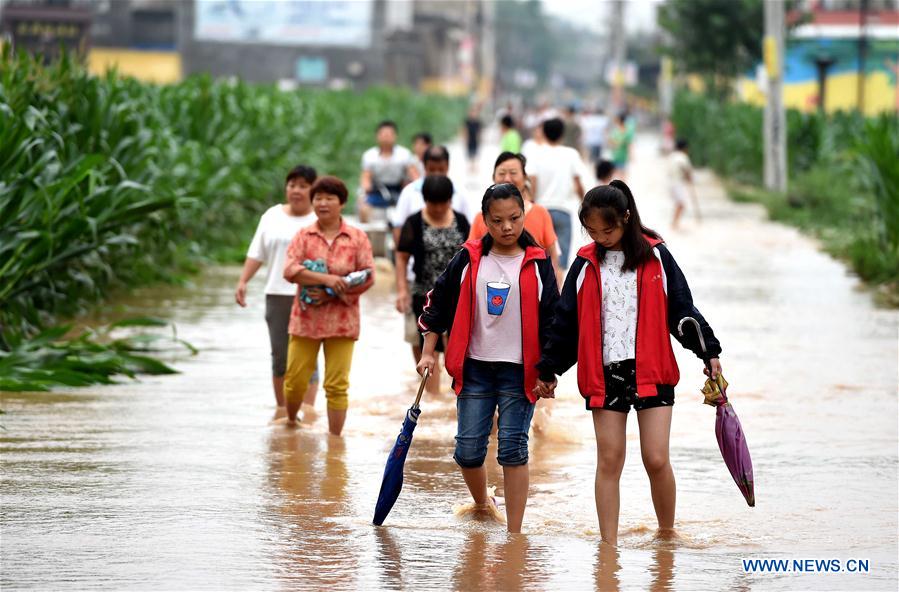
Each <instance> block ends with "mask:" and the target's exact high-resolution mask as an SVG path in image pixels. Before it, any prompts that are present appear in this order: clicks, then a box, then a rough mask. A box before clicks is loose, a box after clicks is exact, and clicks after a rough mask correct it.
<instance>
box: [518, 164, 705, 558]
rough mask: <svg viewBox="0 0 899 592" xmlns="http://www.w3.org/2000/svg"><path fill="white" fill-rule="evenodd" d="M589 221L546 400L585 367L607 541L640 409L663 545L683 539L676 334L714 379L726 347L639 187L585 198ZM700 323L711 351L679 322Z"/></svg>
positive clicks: (555, 330)
mask: <svg viewBox="0 0 899 592" xmlns="http://www.w3.org/2000/svg"><path fill="white" fill-rule="evenodd" d="M579 217H580V221H581V224H582V225H583V227H584V229H585V230H586V231H587V233H588V234H589V235H590V238H592V239H593V241H594V242H592V243H590V244H588V245H586V246H584V247H583V248H581V250H580V251H578V255H577V258H576V259H575V261H574V263H572V265H571V269H570V270H569V271H568V276H567V278H566V279H565V285H564V287H563V288H562V296H561V298H560V300H559V305H558V306H557V308H556V315H555V319H554V321H553V324H552V326H551V328H550V331H549V336H548V338H547V344H546V346H545V347H544V349H543V357H542V358H541V360H540V362H539V364H538V368H539V370H540V380H539V381H538V383H537V388H536V389H535V392H536V394H537V395H538V396H552V391H553V390H554V388H555V384H556V378H555V375H556V374H562V373H563V372H565V371H566V370H568V369H569V368H570V367H571V366H572V365H573V364H574V363H575V362H577V364H578V387H579V389H580V391H581V395H582V396H583V397H584V399H586V404H587V409H589V410H591V411H592V413H593V428H594V431H595V434H596V449H597V466H596V489H595V495H596V512H597V515H598V517H599V529H600V532H601V534H602V539H603V540H604V541H606V542H608V543H611V544H613V545H614V544H617V541H618V511H619V506H620V494H619V489H618V482H619V479H620V478H621V471H622V469H623V467H624V456H625V450H626V448H627V445H626V444H627V440H626V427H627V414H628V411H629V410H630V408H631V407H633V408H634V410H635V411H636V412H637V422H638V424H639V426H640V451H641V453H642V456H643V466H644V468H645V469H646V473H647V474H648V475H649V483H650V488H651V490H652V503H653V506H654V507H655V512H656V518H657V519H658V524H659V530H658V533H657V536H658V537H659V538H671V537H673V536H675V534H674V506H675V483H674V472H673V471H672V469H671V463H670V460H669V454H668V444H669V436H670V432H671V411H672V406H673V405H674V386H675V385H676V384H677V382H678V380H679V378H680V373H679V371H678V368H677V362H676V361H675V359H674V351H673V350H672V348H671V339H670V338H669V333H672V334H674V335H675V337H676V338H677V339H678V341H680V343H681V344H682V345H683V346H684V347H686V348H687V349H690V350H691V351H693V352H694V353H695V354H696V355H697V356H698V357H700V358H702V359H707V360H708V362H709V366H710V368H711V375H712V376H711V377H712V378H714V377H715V376H717V375H718V374H719V373H720V372H721V364H720V363H719V361H718V356H719V354H720V353H721V346H720V344H719V343H718V340H717V339H716V338H715V334H714V333H713V332H712V328H711V327H710V326H709V324H708V323H707V322H706V321H705V319H704V318H703V316H702V315H701V314H700V313H699V311H698V310H696V307H695V306H694V305H693V297H692V295H691V294H690V288H689V287H688V286H687V280H686V279H685V278H684V274H683V273H682V272H681V270H680V268H679V267H678V266H677V263H676V262H675V261H674V258H673V257H672V256H671V253H670V252H668V249H667V248H666V246H665V245H664V243H663V242H662V239H661V238H660V237H659V235H658V234H656V233H655V232H654V231H652V230H650V229H649V228H646V227H645V226H643V224H642V223H641V222H640V214H639V212H638V211H637V204H636V203H635V201H634V196H633V195H632V194H631V190H630V188H629V187H628V186H627V185H626V184H625V183H624V182H623V181H619V180H614V181H612V182H611V184H610V185H600V186H599V187H594V188H593V189H591V190H590V191H588V192H587V195H586V196H584V201H583V204H582V205H581V209H580V214H579ZM686 316H691V317H693V318H694V319H696V320H697V321H698V322H699V324H700V326H701V328H702V334H703V337H704V339H705V343H706V346H707V353H703V352H702V348H701V347H700V344H699V338H698V336H697V335H696V334H695V332H693V331H690V332H688V333H687V334H686V335H685V336H684V337H679V336H678V335H677V334H676V333H677V325H678V322H679V321H680V319H682V318H684V317H686Z"/></svg>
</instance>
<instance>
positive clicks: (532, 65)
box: [495, 0, 558, 85]
mask: <svg viewBox="0 0 899 592" xmlns="http://www.w3.org/2000/svg"><path fill="white" fill-rule="evenodd" d="M495 18H496V52H497V68H498V71H499V72H500V76H501V77H502V76H504V75H505V76H508V75H509V74H510V73H511V72H512V71H513V70H514V69H516V68H525V69H528V70H532V71H533V72H534V73H536V75H537V77H538V79H539V84H540V85H543V84H545V83H546V81H547V78H548V77H549V74H550V71H551V68H552V64H553V62H554V60H555V59H556V56H557V53H558V43H557V41H556V39H555V38H554V36H553V33H552V31H551V29H550V27H549V24H548V23H549V19H550V18H552V17H550V16H548V15H546V14H544V12H543V4H542V3H541V2H540V0H525V1H524V2H518V1H509V2H497V5H496V17H495Z"/></svg>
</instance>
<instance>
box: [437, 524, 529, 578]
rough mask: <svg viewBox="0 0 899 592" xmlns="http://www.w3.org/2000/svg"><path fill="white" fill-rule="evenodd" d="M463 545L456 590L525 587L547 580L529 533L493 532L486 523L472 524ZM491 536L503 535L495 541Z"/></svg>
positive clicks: (456, 571) (454, 575) (455, 572)
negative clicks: (485, 525) (533, 548)
mask: <svg viewBox="0 0 899 592" xmlns="http://www.w3.org/2000/svg"><path fill="white" fill-rule="evenodd" d="M471 526H472V528H471V529H470V530H469V531H468V533H467V535H466V537H465V543H464V544H463V545H462V546H461V547H460V552H459V559H458V565H459V568H458V569H456V570H455V571H454V573H453V589H454V590H522V589H528V588H533V587H534V586H537V587H540V584H539V582H542V581H545V580H544V578H545V574H542V573H541V565H542V563H543V562H542V561H540V559H539V558H537V557H535V556H533V555H534V553H533V552H532V546H531V543H530V541H529V539H528V536H527V535H524V534H510V533H499V532H491V531H490V530H488V529H487V528H485V527H484V525H482V524H474V525H471ZM491 537H501V539H500V540H499V541H491Z"/></svg>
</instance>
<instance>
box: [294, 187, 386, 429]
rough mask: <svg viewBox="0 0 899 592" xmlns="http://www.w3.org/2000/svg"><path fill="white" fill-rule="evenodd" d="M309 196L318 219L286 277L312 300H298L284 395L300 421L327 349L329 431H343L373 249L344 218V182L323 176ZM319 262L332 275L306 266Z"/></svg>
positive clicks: (298, 240) (301, 239)
mask: <svg viewBox="0 0 899 592" xmlns="http://www.w3.org/2000/svg"><path fill="white" fill-rule="evenodd" d="M310 194H311V196H312V208H313V209H314V210H315V215H316V218H317V219H318V220H317V221H316V222H315V223H314V224H312V225H311V226H309V227H307V228H304V229H303V230H301V231H300V232H298V233H297V235H296V236H295V237H294V239H293V241H292V242H291V243H290V247H288V249H287V261H286V263H285V266H284V279H286V280H287V281H289V282H292V283H294V284H298V285H299V286H300V287H303V288H305V289H306V292H307V295H308V296H309V300H311V304H310V303H306V302H304V301H301V300H300V298H299V293H298V294H297V296H296V297H295V298H294V301H293V308H292V309H291V312H290V325H289V327H288V332H289V333H290V343H289V345H288V349H287V373H286V374H285V376H284V398H285V399H286V402H287V421H288V423H289V424H290V425H295V424H296V417H297V412H298V411H299V408H300V403H301V401H302V398H303V392H304V391H305V385H306V384H307V383H308V382H309V377H310V376H312V373H313V372H314V371H315V364H316V359H317V358H318V351H319V348H322V347H323V348H324V350H325V379H324V390H325V397H326V399H327V401H328V429H329V430H330V432H331V433H332V434H335V435H340V432H341V430H343V424H344V422H345V421H346V410H347V407H348V406H349V403H348V397H347V392H348V390H349V386H350V383H349V376H350V366H351V364H352V360H353V346H354V344H355V342H356V340H357V339H359V296H360V295H361V294H362V293H363V292H365V291H366V290H368V289H369V288H370V287H371V286H372V284H374V275H373V259H372V250H371V243H370V242H369V240H368V236H367V235H366V234H365V232H363V231H362V230H360V229H358V228H355V227H353V226H350V225H348V224H347V223H346V222H344V220H343V217H342V216H341V212H342V211H343V207H344V205H346V201H347V188H346V185H344V183H343V181H341V180H340V179H338V178H336V177H321V178H320V179H319V180H318V181H316V182H315V184H314V185H313V186H312V189H311V190H310ZM316 260H319V261H322V262H324V263H325V265H326V267H327V273H321V272H315V271H310V270H309V269H307V264H308V263H307V262H309V261H316ZM363 270H368V271H369V275H368V277H367V279H366V280H365V281H364V282H363V283H361V284H359V285H351V282H348V281H347V279H346V276H347V275H348V274H350V273H352V272H356V271H363ZM298 292H299V290H298Z"/></svg>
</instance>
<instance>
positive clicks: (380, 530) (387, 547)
mask: <svg viewBox="0 0 899 592" xmlns="http://www.w3.org/2000/svg"><path fill="white" fill-rule="evenodd" d="M374 529H375V553H376V554H377V558H378V568H379V570H380V573H381V576H382V577H381V582H382V584H383V585H384V587H385V588H387V589H389V590H405V589H406V584H405V581H404V580H403V557H402V554H401V553H400V547H399V544H398V543H397V541H396V539H395V538H394V536H395V535H394V534H393V533H392V532H391V531H390V528H387V527H383V526H376V527H374Z"/></svg>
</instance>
